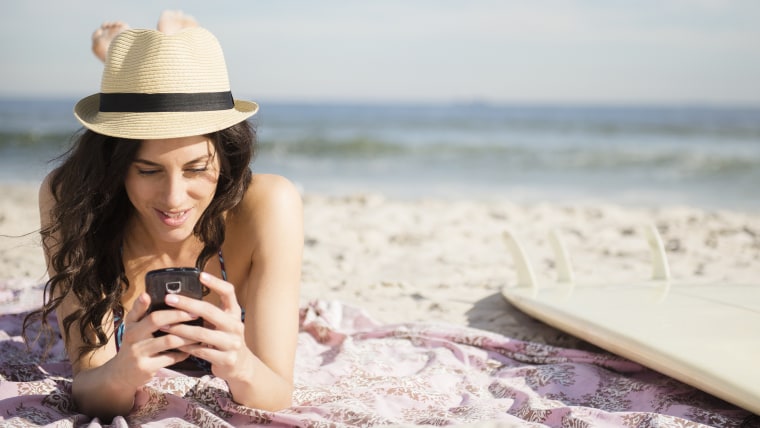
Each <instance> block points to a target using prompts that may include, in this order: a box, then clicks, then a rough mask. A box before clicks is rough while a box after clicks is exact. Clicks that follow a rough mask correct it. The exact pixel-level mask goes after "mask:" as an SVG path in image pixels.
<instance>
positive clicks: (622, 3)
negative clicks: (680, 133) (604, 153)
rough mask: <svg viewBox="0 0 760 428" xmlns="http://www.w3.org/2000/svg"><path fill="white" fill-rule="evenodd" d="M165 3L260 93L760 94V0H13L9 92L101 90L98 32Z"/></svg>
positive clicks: (387, 96) (8, 30)
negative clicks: (207, 33) (205, 32)
mask: <svg viewBox="0 0 760 428" xmlns="http://www.w3.org/2000/svg"><path fill="white" fill-rule="evenodd" d="M164 9H181V10H183V11H184V12H186V13H188V14H190V15H192V16H194V17H195V18H196V19H197V20H198V21H199V22H200V23H201V25H203V26H204V27H206V28H208V29H209V30H211V32H212V33H214V34H215V35H216V36H217V38H218V39H219V40H220V42H221V44H222V47H223V49H224V52H225V57H226V60H227V65H228V69H229V74H230V82H231V86H232V92H233V94H234V95H235V96H236V97H244V98H249V99H254V100H266V101H284V102H368V103H375V102H381V103H382V102H409V103H416V102H423V103H452V102H453V103H460V102H464V103H469V102H484V103H506V104H514V103H537V104H578V103H580V104H678V105H682V104H689V105H690V104H708V105H752V106H760V25H758V22H760V1H757V0H734V1H732V0H723V1H721V0H639V1H626V0H556V1H550V0H545V1H544V0H524V1H522V0H501V1H499V0H493V1H489V0H467V1H461V0H460V1H450V0H377V1H349V0H344V1H339V0H320V1H296V0H277V1H267V2H264V1H253V0H249V1H241V2H232V1H223V0H217V1H210V0H203V1H196V0H192V1H182V2H179V1H146V0H135V1H129V2H126V1H119V2H116V1H104V0H101V1H94V0H67V1H65V2H62V1H60V0H38V1H29V2H27V1H12V2H3V6H2V16H0V23H1V24H2V25H0V40H2V42H1V43H2V44H1V45H0V58H2V61H3V63H2V67H0V96H4V97H27V96H29V97H36V98H40V97H75V98H80V97H83V96H86V95H88V94H91V93H95V92H98V89H99V85H100V73H101V71H102V65H101V64H100V62H99V61H98V60H97V59H95V57H94V56H93V55H92V54H91V52H90V35H91V33H92V31H93V30H94V29H95V28H96V27H97V26H98V25H99V24H100V23H101V22H103V21H107V20H123V21H125V22H127V23H129V24H130V25H131V26H132V27H138V28H154V27H155V24H156V21H157V18H158V16H159V14H160V12H161V11H162V10H164Z"/></svg>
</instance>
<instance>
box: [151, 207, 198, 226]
mask: <svg viewBox="0 0 760 428" xmlns="http://www.w3.org/2000/svg"><path fill="white" fill-rule="evenodd" d="M156 214H157V215H158V218H159V220H161V222H162V223H164V224H165V225H167V226H170V227H179V226H182V225H183V224H184V223H185V222H186V221H187V219H188V217H189V216H190V209H187V210H181V211H180V210H177V211H162V210H159V209H156Z"/></svg>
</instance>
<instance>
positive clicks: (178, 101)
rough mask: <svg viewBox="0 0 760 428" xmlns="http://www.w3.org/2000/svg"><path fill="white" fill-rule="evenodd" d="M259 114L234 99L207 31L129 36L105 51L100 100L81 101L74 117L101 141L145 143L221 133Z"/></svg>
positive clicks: (126, 33) (119, 38)
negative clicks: (108, 138)
mask: <svg viewBox="0 0 760 428" xmlns="http://www.w3.org/2000/svg"><path fill="white" fill-rule="evenodd" d="M258 109H259V106H258V105H257V104H256V103H254V102H250V101H242V100H235V99H233V97H232V94H231V92H230V84H229V78H228V76H227V66H226V64H225V61H224V55H223V53H222V48H221V46H220V45H219V42H218V41H217V40H216V37H214V36H213V35H212V34H211V33H210V32H209V31H208V30H205V29H203V28H191V29H187V30H183V31H180V32H178V33H175V34H172V35H166V34H164V33H161V32H159V31H155V30H126V31H124V32H122V33H121V34H119V35H118V36H117V37H116V38H114V40H113V41H112V42H111V45H110V47H109V49H108V56H107V58H106V63H105V68H104V70H103V79H102V81H101V84H100V93H97V94H94V95H90V96H89V97H86V98H83V99H82V100H80V101H79V102H78V103H77V104H76V106H75V107H74V116H76V118H77V119H78V120H79V121H80V122H81V123H82V125H84V126H85V127H86V128H88V129H91V130H93V131H95V132H97V133H99V134H103V135H109V136H112V137H121V138H132V139H139V140H145V139H159V138H178V137H189V136H193V135H204V134H208V133H211V132H214V131H219V130H222V129H225V128H228V127H230V126H232V125H234V124H236V123H239V122H242V121H244V120H246V119H247V118H249V117H251V116H253V115H254V114H256V112H257V111H258Z"/></svg>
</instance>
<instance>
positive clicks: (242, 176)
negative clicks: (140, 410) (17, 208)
mask: <svg viewBox="0 0 760 428" xmlns="http://www.w3.org/2000/svg"><path fill="white" fill-rule="evenodd" d="M257 110H258V106H257V105H256V104H255V103H253V102H247V101H241V100H233V98H232V95H231V93H230V92H229V82H228V77H227V70H226V65H225V62H224V57H223V54H222V51H221V47H220V46H219V44H218V42H217V40H216V39H215V38H214V36H213V35H211V33H209V32H208V31H206V30H204V29H202V28H190V29H185V30H183V31H180V32H177V33H176V34H165V33H162V32H159V31H154V30H129V29H127V30H125V31H122V32H120V34H119V35H118V36H116V37H115V38H114V40H113V41H112V42H111V45H110V48H109V50H108V56H107V58H106V62H105V68H104V71H103V79H102V82H101V92H100V93H98V94H95V95H92V96H89V97H86V98H84V99H82V100H81V101H80V102H79V103H77V105H76V107H75V110H74V113H75V116H76V117H77V119H78V120H79V121H80V122H81V123H82V124H83V125H84V127H85V128H86V130H85V131H84V132H83V134H82V135H81V136H80V138H79V139H78V141H77V142H76V144H75V146H74V147H73V148H72V149H71V150H70V151H69V153H68V154H67V155H66V156H65V158H64V159H63V162H62V164H61V165H60V167H58V168H57V169H55V170H54V171H53V172H51V174H50V175H49V176H48V177H47V178H46V179H45V181H44V183H43V184H42V186H41V189H40V215H41V224H42V238H43V247H44V250H45V255H46V258H47V260H48V269H49V276H50V280H49V281H48V283H47V288H46V300H45V303H44V306H43V308H42V309H41V310H40V311H38V312H36V313H34V314H33V315H32V316H30V317H29V318H27V320H25V328H26V327H28V325H29V324H30V323H31V322H33V321H35V320H41V322H42V323H43V327H45V320H46V318H47V315H48V314H50V313H52V312H53V311H55V313H56V314H57V317H58V324H59V328H60V331H61V332H62V336H63V339H64V343H65V346H66V351H67V353H68V355H69V358H70V360H71V362H72V367H73V375H74V376H73V384H72V393H73V396H74V400H75V402H76V404H77V405H78V406H79V410H80V411H81V412H83V413H85V414H88V415H91V416H98V417H101V418H104V419H110V418H112V417H113V416H115V415H124V414H126V413H128V412H129V411H130V409H131V408H132V406H133V403H134V397H135V393H136V392H137V390H138V389H139V388H141V387H142V386H143V385H144V384H145V383H146V382H147V381H148V380H149V379H151V377H153V376H154V375H155V374H156V372H157V371H158V370H159V369H161V368H164V367H169V366H173V365H175V364H178V363H183V364H185V365H187V364H190V365H198V364H200V363H205V365H206V366H210V371H211V373H212V374H214V375H215V376H218V377H220V378H222V379H224V380H225V381H226V382H227V384H228V385H229V389H230V392H231V393H232V398H233V399H234V400H235V401H236V402H237V403H239V404H242V405H245V406H249V407H255V408H261V409H266V410H278V409H282V408H285V407H288V406H290V405H291V395H292V388H293V365H294V360H295V349H296V342H297V333H298V304H299V296H298V290H299V283H300V272H301V271H300V269H301V252H302V248H303V221H302V212H303V210H302V205H301V198H300V195H299V193H298V192H297V190H296V189H295V187H294V186H293V185H292V184H291V183H290V182H289V181H287V180H286V179H284V178H282V177H278V176H273V175H252V174H251V171H250V168H249V163H250V161H251V159H252V156H253V140H254V133H253V130H252V128H251V127H250V125H249V124H248V123H247V121H246V119H248V118H249V117H250V116H252V115H254V114H255V113H256V111H257ZM185 266H196V267H198V268H199V269H200V270H202V271H203V273H202V274H201V276H200V280H201V282H202V284H203V285H205V286H206V287H207V288H208V290H209V291H210V292H209V293H208V294H207V295H206V296H205V297H203V299H202V300H195V299H192V298H189V297H184V296H177V295H167V297H166V298H165V303H166V304H167V305H168V306H170V307H171V308H173V309H171V310H160V311H155V312H150V313H149V312H148V311H147V309H148V307H149V305H150V303H151V302H150V296H149V295H148V294H147V293H146V292H145V275H146V273H147V272H149V271H151V270H154V269H160V268H166V267H185ZM199 317H200V318H202V319H203V321H204V323H203V325H202V326H195V325H188V324H185V323H184V322H186V321H189V320H192V319H197V318H199ZM48 328H49V327H48ZM157 331H162V332H164V333H166V334H165V335H162V336H154V333H155V332H157ZM191 360H192V361H191ZM200 366H202V364H201V365H200Z"/></svg>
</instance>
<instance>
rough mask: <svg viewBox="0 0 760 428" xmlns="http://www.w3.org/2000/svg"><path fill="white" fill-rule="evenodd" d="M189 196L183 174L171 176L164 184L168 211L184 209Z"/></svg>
mask: <svg viewBox="0 0 760 428" xmlns="http://www.w3.org/2000/svg"><path fill="white" fill-rule="evenodd" d="M186 196H187V183H186V180H185V177H183V176H182V174H169V175H168V176H167V179H166V182H165V183H164V202H165V203H166V208H167V209H182V208H184V207H183V205H182V204H183V203H184V202H185V199H186Z"/></svg>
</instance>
